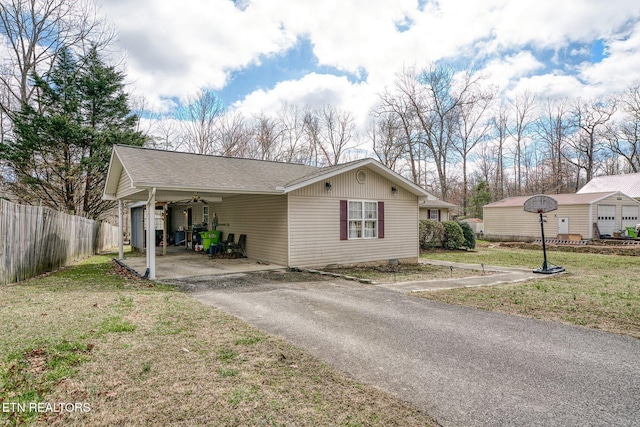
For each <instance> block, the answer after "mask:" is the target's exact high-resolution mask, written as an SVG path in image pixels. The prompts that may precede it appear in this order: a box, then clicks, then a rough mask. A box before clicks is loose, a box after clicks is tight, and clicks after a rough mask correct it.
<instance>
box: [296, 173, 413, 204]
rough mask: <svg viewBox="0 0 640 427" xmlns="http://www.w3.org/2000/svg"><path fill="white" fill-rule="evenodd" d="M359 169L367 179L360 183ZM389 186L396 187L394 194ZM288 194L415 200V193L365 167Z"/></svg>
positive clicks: (354, 198) (357, 198)
mask: <svg viewBox="0 0 640 427" xmlns="http://www.w3.org/2000/svg"><path fill="white" fill-rule="evenodd" d="M360 170H363V171H364V172H365V173H366V175H367V179H366V180H365V182H364V183H362V184H361V183H359V182H358V181H357V179H356V175H357V173H358V171H360ZM327 182H329V183H330V184H331V191H327V189H326V186H325V183H327ZM391 187H396V188H397V189H398V194H397V195H396V196H394V195H393V194H392V192H391ZM290 194H291V195H292V196H314V197H340V198H342V199H353V200H385V199H393V200H411V201H413V200H416V196H415V195H413V194H411V193H410V192H408V191H406V190H404V189H403V188H400V186H399V185H397V184H394V183H392V182H391V181H389V180H388V179H386V178H385V177H383V176H381V175H378V174H377V173H375V172H374V171H372V170H371V169H369V168H366V167H365V168H360V169H356V170H351V171H348V172H345V173H343V174H340V175H336V176H333V177H331V178H327V179H325V180H323V181H320V182H317V183H315V184H311V185H307V186H306V187H303V188H300V189H298V190H295V191H292V192H291V193H290Z"/></svg>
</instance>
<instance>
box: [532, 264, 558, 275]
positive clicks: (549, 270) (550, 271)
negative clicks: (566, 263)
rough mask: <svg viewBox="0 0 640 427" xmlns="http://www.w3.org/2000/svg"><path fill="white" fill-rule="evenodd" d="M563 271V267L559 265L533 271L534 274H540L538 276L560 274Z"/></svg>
mask: <svg viewBox="0 0 640 427" xmlns="http://www.w3.org/2000/svg"><path fill="white" fill-rule="evenodd" d="M563 271H564V267H561V266H559V265H554V266H553V267H547V268H544V267H540V268H536V269H535V270H533V272H534V273H540V274H556V273H562V272H563Z"/></svg>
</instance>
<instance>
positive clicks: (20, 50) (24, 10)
mask: <svg viewBox="0 0 640 427" xmlns="http://www.w3.org/2000/svg"><path fill="white" fill-rule="evenodd" d="M0 36H4V38H5V40H6V43H7V45H8V47H9V52H10V53H11V57H8V58H5V60H6V62H5V64H4V72H3V73H0V84H1V85H2V86H3V87H4V89H5V90H6V91H7V92H8V94H9V95H10V96H9V97H6V98H5V99H2V100H1V101H2V102H0V108H1V109H2V110H3V112H4V113H5V114H9V115H10V116H11V115H12V114H13V111H14V110H15V109H16V108H18V107H19V106H20V105H21V104H23V103H28V102H29V101H30V100H31V98H32V95H33V91H34V90H35V87H34V85H33V84H32V82H31V78H32V76H33V73H35V72H37V73H38V74H39V75H41V76H44V75H47V73H48V71H49V70H50V69H51V67H52V66H53V64H54V63H55V58H56V56H57V54H58V52H60V51H61V50H62V49H64V48H70V49H76V50H80V53H84V52H85V51H87V50H88V48H89V47H96V46H97V47H98V48H100V47H101V46H104V45H106V44H108V43H109V42H110V40H111V38H112V34H111V33H110V32H109V31H107V30H106V27H105V25H104V22H103V21H102V20H101V19H100V18H99V17H98V15H97V11H96V7H95V5H94V4H93V2H91V0H3V1H2V2H0Z"/></svg>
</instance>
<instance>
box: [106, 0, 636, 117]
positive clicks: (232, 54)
mask: <svg viewBox="0 0 640 427" xmlns="http://www.w3.org/2000/svg"><path fill="white" fill-rule="evenodd" d="M100 1H102V5H103V10H104V12H105V13H106V14H107V16H108V17H109V18H110V19H111V20H112V21H113V22H114V23H115V24H116V26H117V29H118V33H119V35H120V41H121V43H122V44H123V46H125V47H126V49H127V51H128V57H127V72H128V77H129V80H131V81H133V82H134V85H135V87H136V93H138V94H143V95H145V96H146V97H148V98H149V99H150V100H151V103H152V104H154V105H162V103H161V101H160V100H161V99H162V98H163V97H177V98H184V97H185V96H187V95H189V94H192V93H194V92H195V91H197V90H198V89H200V88H203V87H207V88H213V89H220V88H222V87H224V86H225V84H226V83H227V82H228V80H229V75H230V73H231V72H232V71H233V70H241V69H243V68H245V67H248V66H251V65H255V64H259V63H260V61H261V60H263V59H264V58H268V57H270V56H272V55H280V54H283V53H284V52H286V51H287V49H289V48H291V47H292V46H294V45H295V43H296V41H297V40H299V39H301V38H303V37H304V38H308V39H309V40H310V42H311V44H312V45H313V48H314V54H315V55H316V57H317V60H318V63H319V64H320V65H329V66H333V67H335V68H337V69H339V70H344V71H348V72H351V73H355V74H359V73H361V72H364V73H365V75H366V76H367V80H366V82H365V83H353V84H352V83H349V82H348V81H347V79H345V78H338V77H330V76H321V75H320V74H310V75H308V76H307V77H304V78H300V79H297V80H295V81H291V82H281V83H280V84H279V85H277V86H276V87H274V88H273V89H272V90H268V91H264V90H261V91H258V92H256V93H254V94H251V95H250V96H248V97H247V99H246V100H245V101H244V102H243V103H242V106H243V108H254V106H258V105H263V106H267V105H276V104H277V103H278V102H279V101H289V102H295V101H296V100H302V101H306V103H312V102H325V101H328V100H335V101H336V102H339V103H341V105H344V106H347V105H355V108H359V109H360V110H364V109H365V108H364V106H363V105H364V103H365V102H373V101H374V100H375V94H376V93H377V92H379V91H380V90H381V89H382V88H383V87H384V86H385V85H387V86H388V85H391V84H392V83H393V79H394V78H395V75H396V73H397V72H398V71H400V70H401V69H402V67H403V66H412V65H416V66H418V67H422V66H426V65H428V64H430V63H432V62H433V61H436V60H439V59H442V58H447V59H449V60H451V61H453V62H456V60H458V59H463V60H467V59H471V61H472V63H471V65H475V64H482V63H483V61H486V60H489V62H488V63H487V64H486V65H485V67H484V68H485V70H486V71H487V72H489V73H490V74H491V76H492V81H495V82H496V83H498V84H499V85H500V86H501V87H503V88H525V87H527V88H531V89H535V90H536V92H539V91H543V90H550V91H551V93H554V94H555V93H557V94H560V93H568V94H569V93H573V92H574V91H576V90H579V89H580V88H581V87H582V86H583V84H582V83H581V80H582V81H583V82H586V83H589V84H596V85H600V86H606V85H608V84H615V83H619V82H622V81H624V82H626V81H628V80H629V79H630V77H629V76H632V75H636V74H637V71H636V70H637V69H638V61H639V59H638V58H639V57H640V54H639V52H638V49H639V46H638V40H637V38H638V32H639V31H638V29H637V27H636V29H635V33H634V34H633V35H632V36H631V37H629V38H628V39H626V40H619V37H620V32H621V29H622V28H624V26H625V25H627V26H629V23H630V22H634V21H638V19H639V18H640V2H638V1H637V0H609V1H606V2H604V1H601V0H570V1H569V0H567V1H558V0H535V1H534V0H518V1H513V0H485V1H477V0H441V1H439V2H427V3H426V5H425V6H424V8H423V10H422V11H420V10H419V9H418V7H417V2H416V1H415V0H398V1H393V2H392V1H383V0H352V1H348V2H345V1H343V0H325V1H321V2H320V1H317V0H297V1H288V0H287V1H285V0H270V1H266V0H250V1H243V2H242V7H236V6H234V4H233V2H232V1H229V0H186V1H184V2H180V3H179V4H178V3H176V2H170V1H166V0H164V1H159V0H154V1H151V0H138V1H136V2H128V1H124V0H100ZM398 25H401V26H403V28H402V30H403V31H398V28H397V26H398ZM596 39H604V40H606V41H607V47H608V50H609V56H608V58H606V59H605V60H604V61H602V63H601V64H596V65H589V66H586V65H585V66H583V67H582V68H581V69H580V71H581V75H580V76H578V77H579V78H580V79H581V80H578V78H576V77H572V76H567V75H561V74H559V73H556V74H557V75H554V74H550V75H540V76H534V75H535V74H536V73H540V72H541V66H540V65H541V63H540V60H539V59H536V57H535V56H534V53H535V49H541V48H544V49H550V50H559V49H563V48H567V47H569V44H570V42H584V43H590V42H591V41H593V40H596ZM578 50H579V49H578ZM578 50H575V53H578ZM530 52H534V53H530ZM480 60H482V61H480ZM474 61H478V62H474ZM460 65H462V66H465V65H467V64H465V63H460ZM521 79H522V80H521ZM520 80H521V81H520ZM367 91H370V93H367ZM350 97H354V99H352V100H350V99H349V98H350ZM314 98H317V101H314V100H313V99H314ZM277 101H278V102H277ZM261 108H266V107H261Z"/></svg>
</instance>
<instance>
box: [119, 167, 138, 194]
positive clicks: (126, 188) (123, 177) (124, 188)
mask: <svg viewBox="0 0 640 427" xmlns="http://www.w3.org/2000/svg"><path fill="white" fill-rule="evenodd" d="M138 192H140V190H138V189H135V188H131V179H130V178H129V175H127V172H125V170H124V169H122V172H120V180H119V181H118V190H117V192H116V197H117V198H118V199H126V198H127V196H130V195H132V194H135V193H138Z"/></svg>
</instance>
